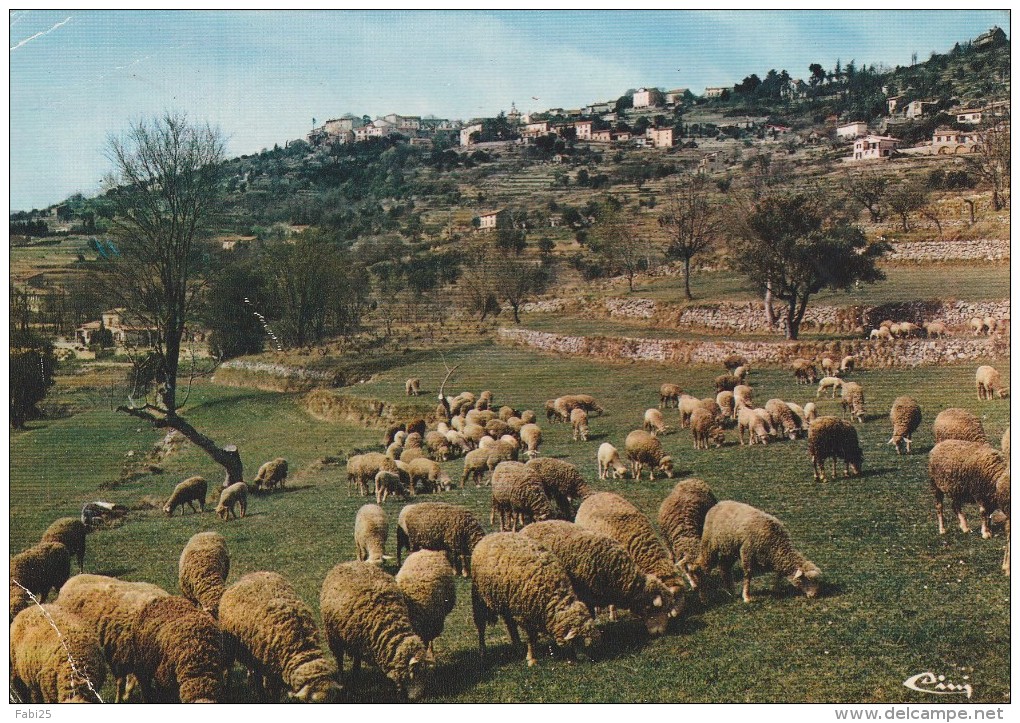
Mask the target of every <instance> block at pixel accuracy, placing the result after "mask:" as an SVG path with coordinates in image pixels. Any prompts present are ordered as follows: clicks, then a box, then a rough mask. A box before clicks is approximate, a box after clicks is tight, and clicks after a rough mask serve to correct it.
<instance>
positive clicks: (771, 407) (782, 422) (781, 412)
mask: <svg viewBox="0 0 1020 723" xmlns="http://www.w3.org/2000/svg"><path fill="white" fill-rule="evenodd" d="M765 411H766V412H768V413H769V416H771V417H772V420H773V423H774V424H775V425H777V426H780V427H782V428H783V432H784V433H785V434H786V436H787V437H788V438H790V439H796V438H797V435H798V434H799V433H800V431H801V424H800V420H799V419H798V418H797V417H796V416H795V415H794V413H793V410H792V409H790V405H789V404H787V403H786V402H784V401H783V400H782V399H770V400H768V401H767V402H765Z"/></svg>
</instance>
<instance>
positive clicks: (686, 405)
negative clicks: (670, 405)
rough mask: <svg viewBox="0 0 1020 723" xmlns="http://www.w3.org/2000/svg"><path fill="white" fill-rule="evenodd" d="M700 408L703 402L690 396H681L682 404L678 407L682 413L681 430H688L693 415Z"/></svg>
mask: <svg viewBox="0 0 1020 723" xmlns="http://www.w3.org/2000/svg"><path fill="white" fill-rule="evenodd" d="M700 406H701V400H700V399H698V398H697V397H692V396H691V395H690V394H681V395H680V402H679V404H678V405H677V409H678V410H679V412H680V429H686V428H687V427H689V426H691V415H692V414H694V410H695V409H698V408H699V407H700Z"/></svg>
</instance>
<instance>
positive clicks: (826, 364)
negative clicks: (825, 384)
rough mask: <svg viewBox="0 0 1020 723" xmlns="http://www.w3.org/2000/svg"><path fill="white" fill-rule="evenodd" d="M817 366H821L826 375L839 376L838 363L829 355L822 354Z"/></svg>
mask: <svg viewBox="0 0 1020 723" xmlns="http://www.w3.org/2000/svg"><path fill="white" fill-rule="evenodd" d="M819 366H821V367H822V371H823V372H825V376H827V377H836V376H839V364H837V363H836V360H835V359H833V358H832V357H831V356H823V357H822V360H821V361H820V362H819Z"/></svg>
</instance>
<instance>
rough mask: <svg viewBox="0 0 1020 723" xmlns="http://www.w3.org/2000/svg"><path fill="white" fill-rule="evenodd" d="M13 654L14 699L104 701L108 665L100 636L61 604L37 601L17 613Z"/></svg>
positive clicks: (63, 701) (11, 642)
mask: <svg viewBox="0 0 1020 723" xmlns="http://www.w3.org/2000/svg"><path fill="white" fill-rule="evenodd" d="M10 655H11V657H10V673H11V676H10V681H11V702H12V703H101V702H102V700H101V699H100V697H99V689H100V688H102V687H103V683H104V682H105V680H106V663H105V662H104V660H103V650H102V648H101V647H100V645H99V640H98V639H97V638H96V634H95V633H94V632H93V631H92V630H91V629H90V627H89V625H88V624H87V623H86V622H85V621H83V620H82V619H81V618H79V617H78V616H77V615H75V614H74V613H71V612H69V611H67V610H65V609H64V608H63V607H61V606H60V605H33V606H32V607H30V608H28V609H27V610H22V611H21V612H19V613H18V614H17V615H16V616H15V617H14V621H13V622H12V623H11V631H10ZM37 716H38V713H37Z"/></svg>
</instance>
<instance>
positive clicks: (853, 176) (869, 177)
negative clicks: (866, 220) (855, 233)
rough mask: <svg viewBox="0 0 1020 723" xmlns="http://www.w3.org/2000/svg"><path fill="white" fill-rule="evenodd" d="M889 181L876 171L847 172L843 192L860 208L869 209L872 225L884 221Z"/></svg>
mask: <svg viewBox="0 0 1020 723" xmlns="http://www.w3.org/2000/svg"><path fill="white" fill-rule="evenodd" d="M888 185H889V179H888V178H886V177H885V176H880V175H879V174H877V173H875V172H874V171H847V172H846V175H845V176H844V177H843V183H842V186H843V192H844V193H846V195H847V197H848V198H849V199H850V200H851V201H852V202H854V203H856V204H857V205H858V206H863V207H864V208H865V209H867V211H868V213H869V214H870V216H871V222H872V223H878V222H879V221H881V220H882V199H883V198H885V189H886V186H888Z"/></svg>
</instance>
